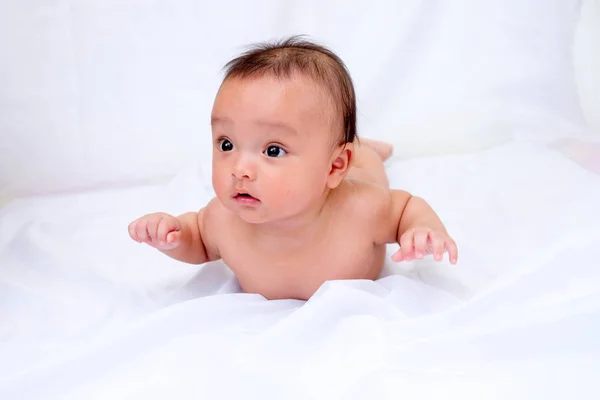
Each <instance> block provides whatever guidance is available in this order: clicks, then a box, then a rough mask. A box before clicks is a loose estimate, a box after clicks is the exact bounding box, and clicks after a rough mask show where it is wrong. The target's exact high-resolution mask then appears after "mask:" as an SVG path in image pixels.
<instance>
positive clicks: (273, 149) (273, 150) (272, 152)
mask: <svg viewBox="0 0 600 400" xmlns="http://www.w3.org/2000/svg"><path fill="white" fill-rule="evenodd" d="M264 154H265V155H266V156H268V157H283V156H284V155H286V154H287V153H286V152H285V150H284V149H282V148H281V147H279V146H269V147H267V149H266V150H265V152H264Z"/></svg>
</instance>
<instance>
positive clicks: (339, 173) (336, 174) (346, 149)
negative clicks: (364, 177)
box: [327, 143, 354, 189]
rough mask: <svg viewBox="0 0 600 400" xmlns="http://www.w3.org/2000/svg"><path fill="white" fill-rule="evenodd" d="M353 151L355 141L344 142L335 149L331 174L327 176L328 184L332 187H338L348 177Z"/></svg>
mask: <svg viewBox="0 0 600 400" xmlns="http://www.w3.org/2000/svg"><path fill="white" fill-rule="evenodd" d="M353 153H354V144H353V143H345V144H342V145H340V146H338V147H336V149H335V150H334V151H333V155H332V158H331V168H330V170H329V176H328V177H327V186H328V187H329V188H330V189H334V188H336V187H337V186H338V185H339V184H340V183H341V182H342V180H343V179H344V178H345V177H346V174H347V173H348V170H349V169H350V163H351V162H352V156H353Z"/></svg>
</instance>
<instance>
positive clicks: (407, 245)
mask: <svg viewBox="0 0 600 400" xmlns="http://www.w3.org/2000/svg"><path fill="white" fill-rule="evenodd" d="M413 234H414V231H407V232H405V233H404V234H403V235H402V236H401V237H400V251H402V254H403V255H404V259H405V260H407V261H409V260H411V258H410V255H412V254H413V250H414V247H413V246H414V244H413Z"/></svg>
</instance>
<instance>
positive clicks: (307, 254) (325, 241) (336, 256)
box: [219, 227, 385, 299]
mask: <svg viewBox="0 0 600 400" xmlns="http://www.w3.org/2000/svg"><path fill="white" fill-rule="evenodd" d="M355 229H357V230H356V231H354V232H352V231H351V230H349V229H348V227H346V229H339V230H336V231H335V232H329V234H328V235H325V236H323V237H316V238H315V240H307V241H306V242H304V243H302V244H299V245H296V246H290V247H289V248H281V247H278V246H277V245H274V246H269V245H268V243H260V244H259V243H258V242H257V241H256V240H254V239H253V238H251V237H249V236H246V235H244V234H242V233H239V232H234V231H233V230H232V231H231V232H229V235H228V238H227V239H226V240H225V237H223V238H222V239H223V240H221V241H220V242H221V243H220V244H219V252H220V255H221V258H222V260H223V261H224V262H225V264H227V265H228V266H229V267H230V268H231V269H232V271H233V272H234V273H235V275H236V277H237V279H238V281H239V283H240V286H241V287H242V289H243V290H244V291H245V292H250V293H259V294H262V295H263V296H265V297H267V298H270V299H275V298H300V299H307V298H308V297H310V296H311V295H312V294H313V293H314V292H315V291H316V290H317V289H318V288H319V287H320V286H321V285H322V284H323V283H324V282H325V281H328V280H338V279H376V278H377V276H378V275H379V273H380V271H381V268H382V266H383V260H384V256H385V246H384V245H375V244H374V243H373V240H371V239H370V238H369V237H368V235H366V232H364V231H363V232H361V231H360V230H358V228H355Z"/></svg>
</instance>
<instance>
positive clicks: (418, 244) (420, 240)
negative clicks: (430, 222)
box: [415, 231, 429, 258]
mask: <svg viewBox="0 0 600 400" xmlns="http://www.w3.org/2000/svg"><path fill="white" fill-rule="evenodd" d="M428 238H429V233H428V232H426V231H419V232H416V233H415V257H416V258H423V257H424V256H425V253H426V252H427V239H428Z"/></svg>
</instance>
